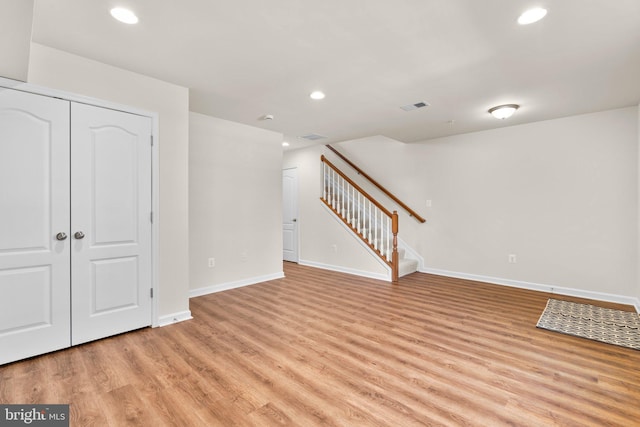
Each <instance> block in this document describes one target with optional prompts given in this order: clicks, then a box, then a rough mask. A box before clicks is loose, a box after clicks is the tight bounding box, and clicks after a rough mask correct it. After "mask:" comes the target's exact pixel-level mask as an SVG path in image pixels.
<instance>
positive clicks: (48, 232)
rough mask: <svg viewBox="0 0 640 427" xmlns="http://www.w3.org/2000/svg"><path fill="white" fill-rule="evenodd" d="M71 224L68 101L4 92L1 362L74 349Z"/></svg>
mask: <svg viewBox="0 0 640 427" xmlns="http://www.w3.org/2000/svg"><path fill="white" fill-rule="evenodd" d="M69 226H70V219H69V102H68V101H63V100H60V99H54V98H48V97H44V96H39V95H33V94H29V93H24V92H20V91H15V90H11V89H4V88H0V364H3V363H8V362H12V361H15V360H19V359H23V358H26V357H31V356H35V355H37V354H41V353H47V352H49V351H53V350H58V349H61V348H64V347H68V346H69V345H70V331H69V322H70V320H69V313H70V307H69V305H70V303H69V298H70V296H69V262H70V251H69V248H70V244H71V242H70V239H69V238H68V235H69ZM59 233H61V234H59ZM56 236H58V237H57V238H56Z"/></svg>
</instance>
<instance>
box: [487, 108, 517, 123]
mask: <svg viewBox="0 0 640 427" xmlns="http://www.w3.org/2000/svg"><path fill="white" fill-rule="evenodd" d="M518 108H520V106H519V105H518V104H505V105H498V106H497V107H493V108H489V113H491V115H492V116H493V117H495V118H496V119H500V120H504V119H508V118H509V117H511V116H513V113H515V112H516V110H517V109H518Z"/></svg>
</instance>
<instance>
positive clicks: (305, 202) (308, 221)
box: [283, 146, 388, 278]
mask: <svg viewBox="0 0 640 427" xmlns="http://www.w3.org/2000/svg"><path fill="white" fill-rule="evenodd" d="M327 151H328V150H326V149H324V147H321V146H314V147H310V148H307V149H301V150H293V151H288V152H286V153H285V155H284V158H283V167H284V168H294V167H295V168H297V169H298V232H299V241H300V246H299V255H300V260H299V262H300V264H305V265H313V266H316V267H321V268H326V269H331V270H337V271H345V272H352V273H357V274H361V275H367V276H371V277H378V278H385V277H386V276H387V275H388V273H387V269H386V268H385V266H384V265H383V264H382V261H380V260H379V258H378V257H377V256H375V255H371V254H370V253H369V252H367V250H366V249H365V248H364V247H363V246H362V244H361V243H360V242H359V241H358V240H357V238H356V237H354V236H353V235H352V234H351V233H349V232H347V231H345V229H344V228H343V226H342V225H340V222H339V220H337V219H336V218H335V216H334V215H333V214H332V213H331V212H330V211H328V210H327V209H325V208H324V207H323V206H324V205H323V203H322V202H321V201H320V196H321V189H322V185H321V177H322V171H321V166H320V156H321V155H322V154H325V155H327ZM334 248H335V249H336V250H335V251H334Z"/></svg>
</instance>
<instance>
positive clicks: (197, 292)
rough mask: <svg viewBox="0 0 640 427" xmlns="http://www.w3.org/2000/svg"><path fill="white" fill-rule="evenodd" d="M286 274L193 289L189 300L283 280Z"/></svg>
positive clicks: (281, 273)
mask: <svg viewBox="0 0 640 427" xmlns="http://www.w3.org/2000/svg"><path fill="white" fill-rule="evenodd" d="M283 277H284V273H283V272H280V273H275V274H270V275H266V276H258V277H251V278H249V279H243V280H238V281H235V282H228V283H221V284H219V285H211V286H205V287H204V288H198V289H192V290H190V291H189V298H194V297H200V296H202V295H208V294H213V293H216V292H222V291H228V290H230V289H235V288H241V287H243V286H250V285H255V284H256V283H262V282H268V281H269V280H276V279H282V278H283Z"/></svg>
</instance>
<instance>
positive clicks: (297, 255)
mask: <svg viewBox="0 0 640 427" xmlns="http://www.w3.org/2000/svg"><path fill="white" fill-rule="evenodd" d="M286 171H295V189H294V194H293V197H295V212H294V213H293V216H294V218H292V220H293V221H292V223H293V227H294V229H295V232H294V234H295V235H294V239H295V243H294V244H295V250H294V254H293V258H294V259H291V260H285V261H291V262H298V261H299V260H300V227H299V225H298V224H299V211H298V209H299V207H298V168H297V167H293V168H285V169H283V170H282V175H283V181H282V182H283V183H284V174H285V172H286ZM282 197H283V204H284V202H285V200H284V197H285V194H284V191H283V194H282ZM283 213H284V212H283ZM282 222H283V230H284V222H285V218H284V216H283V218H282ZM283 243H284V242H283ZM282 258H283V260H284V253H283V256H282Z"/></svg>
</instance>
